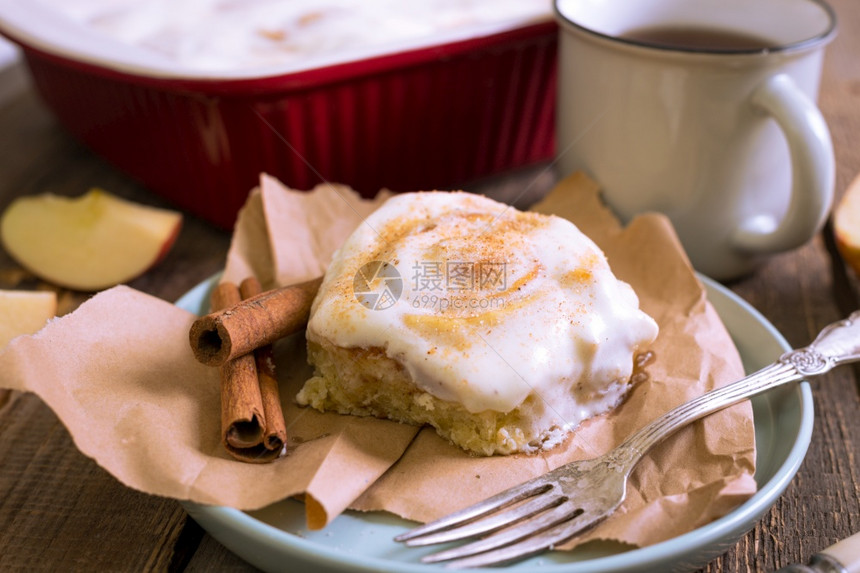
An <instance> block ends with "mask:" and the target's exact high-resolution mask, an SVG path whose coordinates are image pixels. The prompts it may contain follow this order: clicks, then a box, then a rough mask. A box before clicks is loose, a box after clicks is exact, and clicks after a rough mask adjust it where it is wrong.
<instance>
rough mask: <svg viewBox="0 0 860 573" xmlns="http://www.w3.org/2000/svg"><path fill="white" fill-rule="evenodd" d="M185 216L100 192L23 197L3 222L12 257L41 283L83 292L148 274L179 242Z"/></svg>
mask: <svg viewBox="0 0 860 573" xmlns="http://www.w3.org/2000/svg"><path fill="white" fill-rule="evenodd" d="M181 225H182V215H181V214H179V213H177V212H175V211H170V210H166V209H157V208H155V207H148V206H145V205H140V204H138V203H133V202H131V201H127V200H125V199H120V198H119V197H116V196H114V195H111V194H110V193H108V192H106V191H102V190H101V189H91V190H90V191H89V192H87V193H85V194H84V195H82V196H80V197H78V198H74V199H72V198H68V197H60V196H57V195H53V194H51V193H46V194H42V195H36V196H30V197H20V198H18V199H16V200H15V201H13V202H12V204H11V205H9V207H7V208H6V211H5V212H4V213H3V216H2V218H0V239H2V241H3V245H4V246H5V247H6V250H7V251H8V252H9V254H10V255H11V256H12V257H13V258H14V259H15V260H17V261H18V263H20V264H21V265H22V266H23V267H25V268H27V269H29V270H30V272H32V273H33V274H35V275H36V276H38V277H39V278H41V279H44V280H46V281H49V282H52V283H54V284H57V285H60V286H64V287H67V288H71V289H76V290H81V291H96V290H101V289H104V288H108V287H111V286H114V285H117V284H120V283H124V282H127V281H130V280H131V279H133V278H135V277H137V276H139V275H141V274H143V273H144V272H145V271H147V270H148V269H150V268H152V266H153V265H155V264H156V263H158V262H159V261H160V260H161V259H163V258H164V256H165V255H166V254H167V252H168V251H169V250H170V248H171V247H172V246H173V243H174V242H175V241H176V238H177V236H178V235H179V229H180V227H181Z"/></svg>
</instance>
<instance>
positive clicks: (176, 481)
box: [0, 175, 755, 545]
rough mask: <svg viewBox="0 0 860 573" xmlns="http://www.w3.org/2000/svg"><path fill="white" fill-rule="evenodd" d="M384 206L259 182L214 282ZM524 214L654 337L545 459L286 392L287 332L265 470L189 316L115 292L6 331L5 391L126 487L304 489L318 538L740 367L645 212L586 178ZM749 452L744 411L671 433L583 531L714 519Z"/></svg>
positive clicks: (447, 494) (427, 504)
mask: <svg viewBox="0 0 860 573" xmlns="http://www.w3.org/2000/svg"><path fill="white" fill-rule="evenodd" d="M384 198H385V196H384V195H383V196H381V197H380V198H378V199H377V200H375V201H366V200H361V199H359V198H358V196H357V195H356V194H355V193H353V192H352V191H351V190H349V189H347V188H344V187H336V186H329V185H323V186H320V187H319V188H317V189H315V190H314V191H313V192H308V193H300V192H294V191H291V190H288V189H286V188H284V187H283V186H282V185H281V184H280V183H278V182H277V181H276V180H274V179H272V178H270V177H267V176H262V177H261V182H260V186H259V188H258V189H256V190H254V191H253V192H252V193H251V195H250V196H249V199H248V202H247V203H246V205H245V207H244V208H243V210H242V212H241V213H240V216H239V220H238V221H237V225H236V230H235V235H234V240H233V243H232V246H231V249H230V253H229V255H228V260H227V261H226V268H225V274H224V277H225V278H230V279H232V280H236V279H241V278H244V277H245V276H247V275H248V274H251V273H253V274H256V275H257V277H258V278H259V279H260V280H261V281H262V282H263V283H264V284H265V285H266V286H268V287H271V286H275V285H278V284H286V283H290V282H295V281H298V280H304V279H308V278H312V277H313V276H318V275H319V274H321V273H322V272H323V270H324V269H325V266H326V265H327V263H328V261H329V260H330V258H331V255H332V253H333V252H334V250H335V249H336V248H337V246H339V245H340V244H341V242H342V241H343V240H344V238H345V237H346V236H347V235H348V234H349V233H350V232H351V231H352V230H353V229H354V228H355V227H356V226H357V225H359V224H361V222H362V220H363V218H364V217H365V216H366V215H367V214H368V213H369V212H371V211H372V210H373V209H375V208H376V207H377V206H378V205H379V204H380V203H381V201H383V200H384ZM535 208H536V209H537V210H540V211H542V212H553V213H556V214H559V215H561V216H566V217H567V218H569V219H571V220H572V221H574V222H575V223H576V224H577V225H578V226H579V227H580V228H581V229H583V231H585V232H586V233H587V234H589V235H590V236H591V237H592V238H593V239H594V240H595V241H596V242H597V243H598V244H599V245H600V246H601V247H602V248H603V249H604V251H605V252H606V253H607V256H608V257H609V260H610V264H611V266H612V267H613V269H614V271H615V272H616V274H618V276H619V277H621V278H623V279H624V280H627V281H628V282H630V283H631V284H632V285H633V286H634V288H635V289H636V291H637V293H638V294H639V297H640V300H641V304H642V306H643V308H644V309H645V310H646V311H647V312H649V314H651V315H652V316H653V317H654V318H655V319H656V320H657V321H658V323H659V324H660V328H661V333H660V336H659V338H658V340H657V341H656V342H655V344H654V347H653V350H654V352H655V353H656V361H655V362H654V363H653V364H651V365H650V366H648V368H647V372H648V375H649V379H648V380H647V381H646V382H644V383H641V384H639V385H638V386H637V387H636V388H635V389H634V390H633V391H632V393H631V394H630V396H629V399H628V400H627V401H625V403H624V404H623V405H622V406H620V408H619V409H618V410H617V411H616V412H614V413H613V414H611V415H607V416H603V417H600V418H596V419H594V420H591V421H589V422H586V423H585V424H584V425H583V426H582V427H581V428H580V429H579V430H578V431H577V432H576V433H575V434H574V435H573V436H572V437H571V438H570V439H569V440H568V441H567V442H566V443H565V444H564V445H563V446H560V447H559V448H556V449H554V450H552V451H551V452H548V453H545V454H542V455H537V456H508V457H493V458H475V457H471V456H469V455H466V454H465V453H463V452H462V451H460V450H459V449H457V448H456V447H454V446H451V445H450V444H448V443H446V442H445V441H444V440H442V439H440V438H438V437H437V436H436V434H435V433H434V432H432V431H431V430H427V429H424V430H420V429H418V428H414V427H411V426H406V425H402V424H397V423H393V422H388V421H384V420H374V419H369V418H357V417H352V416H339V415H335V414H320V413H318V412H315V411H313V410H309V409H301V408H298V407H297V406H296V405H295V404H293V397H294V395H295V393H296V391H297V390H298V388H299V387H300V386H301V384H302V382H303V381H304V380H305V379H306V377H307V376H308V374H309V369H308V367H307V365H306V363H305V356H304V340H303V337H302V336H294V337H291V338H289V339H286V340H284V341H282V342H281V343H279V344H278V345H277V347H276V350H277V356H276V361H277V364H278V370H279V373H280V374H279V378H280V381H281V385H282V389H281V390H282V391H281V395H282V399H283V403H284V409H285V416H286V418H287V431H288V439H289V453H288V455H287V456H286V457H284V458H281V459H279V460H277V461H276V462H274V463H272V464H268V465H258V464H244V463H241V462H237V461H234V460H233V459H232V458H229V457H228V456H227V455H226V454H225V453H224V451H223V448H222V446H221V444H220V442H219V427H220V421H219V412H218V407H219V406H218V404H219V401H218V374H217V371H216V370H215V369H212V368H208V367H205V366H202V365H199V364H198V363H196V361H194V359H193V357H192V355H191V351H190V348H189V347H188V340H187V335H188V328H189V326H190V324H191V322H192V321H193V319H194V315H193V314H191V313H189V312H186V311H184V310H181V309H178V308H176V307H175V306H173V305H172V304H170V303H168V302H165V301H161V300H158V299H156V298H153V297H151V296H148V295H145V294H143V293H140V292H137V291H134V290H132V289H129V288H127V287H122V286H121V287H116V288H114V289H110V290H107V291H105V292H102V293H100V294H98V295H96V296H95V297H93V298H92V299H91V300H89V301H88V302H86V303H85V304H83V305H82V306H81V307H80V308H79V309H78V310H76V311H75V312H74V313H72V314H70V315H67V316H65V317H63V318H60V319H56V320H54V321H52V322H51V323H50V324H48V325H47V326H46V327H45V328H44V329H43V330H42V331H40V332H39V333H37V334H36V335H33V336H24V337H19V338H17V339H15V340H14V341H13V342H12V343H11V344H10V345H9V346H8V347H7V348H6V349H5V350H3V351H2V352H0V386H4V387H7V388H13V389H19V390H24V391H31V392H35V393H37V394H38V395H39V396H40V397H41V398H42V399H43V400H44V401H45V402H46V403H47V404H48V405H49V406H50V407H51V408H52V409H53V410H54V412H56V413H57V415H58V417H59V418H60V419H61V420H62V421H63V423H64V424H65V425H66V427H67V428H68V429H69V431H70V433H71V435H72V437H73V439H74V441H75V444H76V445H77V447H78V448H80V450H81V451H82V452H83V453H85V454H86V455H88V456H90V457H92V458H93V459H95V460H96V461H97V462H98V463H99V464H100V465H101V466H102V467H104V468H105V469H107V470H108V471H109V472H111V473H112V474H113V475H114V476H115V477H116V478H117V479H119V480H120V481H121V482H123V483H125V484H126V485H128V486H130V487H133V488H136V489H139V490H141V491H144V492H148V493H152V494H156V495H162V496H168V497H173V498H176V499H180V500H191V501H195V502H200V503H208V504H218V505H229V506H232V507H237V508H240V509H255V508H259V507H262V506H265V505H268V504H270V503H272V502H274V501H277V500H280V499H283V498H285V497H289V496H292V495H297V494H306V497H305V499H306V500H307V515H308V523H309V526H310V527H314V528H316V527H322V526H324V525H325V524H327V523H328V522H330V521H331V520H332V519H334V518H335V517H336V516H337V515H338V514H339V513H340V512H342V511H343V510H344V509H346V508H347V507H349V506H352V507H353V508H355V509H359V510H385V511H390V512H392V513H395V514H398V515H401V516H404V517H407V518H411V519H417V520H426V519H430V518H433V517H436V516H439V515H441V514H444V513H446V512H448V511H449V510H453V509H456V508H457V507H460V506H462V505H465V504H468V503H471V502H473V501H477V500H478V499H480V498H483V497H485V496H487V495H490V494H492V493H494V492H496V491H499V490H501V489H503V488H505V487H508V486H510V485H513V484H515V483H517V482H520V481H523V480H524V479H528V478H529V477H532V476H534V475H538V474H540V473H543V472H545V471H546V470H548V469H550V468H552V467H556V466H558V465H561V464H562V463H565V462H566V461H568V460H570V459H575V458H580V457H591V456H593V455H596V454H598V453H600V452H602V451H605V450H607V449H609V448H611V447H612V446H613V445H615V444H616V443H618V442H620V441H621V440H622V439H623V438H624V437H626V436H627V435H628V434H629V433H630V432H632V431H634V430H635V429H637V428H639V427H641V426H643V425H645V424H646V423H647V422H649V421H650V420H652V419H653V418H654V417H656V416H657V415H659V414H660V413H662V412H665V411H666V410H668V409H669V408H670V407H672V406H675V405H677V404H679V403H681V402H683V401H684V400H686V399H688V398H690V397H692V396H695V395H698V394H701V393H702V392H704V391H707V390H708V389H711V388H713V387H716V386H719V385H722V384H725V383H728V382H730V381H732V380H734V379H736V378H738V377H739V376H741V375H742V368H741V364H740V359H739V357H738V355H737V351H736V349H735V348H734V346H733V344H732V342H731V340H730V338H729V336H728V334H727V332H726V331H725V329H724V327H723V325H722V323H721V322H720V320H719V317H718V316H717V315H716V313H715V312H714V310H713V308H712V307H711V306H710V304H709V303H708V302H707V300H706V299H705V295H704V291H703V289H702V287H701V285H700V284H699V282H698V280H697V279H696V277H695V275H694V274H693V272H692V271H691V269H690V266H689V264H688V262H687V260H686V258H685V256H684V254H683V251H682V250H681V248H680V247H679V245H678V242H677V240H676V238H675V236H674V232H673V231H672V229H671V226H670V225H669V224H668V223H667V221H666V220H665V219H664V218H662V217H661V216H657V215H646V216H642V217H639V218H637V219H635V220H634V221H633V222H632V223H631V224H630V225H628V226H627V227H626V228H623V229H622V228H621V227H620V226H619V225H618V223H617V222H616V221H615V219H614V218H613V217H612V216H611V215H610V214H609V212H608V211H607V210H606V209H605V208H604V207H603V206H602V205H601V203H600V202H599V199H598V188H597V186H596V185H595V183H594V182H592V181H590V180H588V179H587V178H585V177H584V176H582V175H575V176H572V177H571V178H569V179H566V180H565V181H563V182H561V183H560V184H559V186H558V187H557V188H556V189H555V190H554V191H553V192H552V193H551V194H550V196H549V197H548V198H547V199H546V200H544V201H542V202H541V203H540V204H539V205H537V206H536V207H535ZM200 310H201V312H202V311H203V310H205V309H200ZM754 447H755V446H754V432H753V422H752V413H751V408H750V407H749V405H748V404H741V405H738V406H735V407H733V408H730V409H728V410H725V411H723V412H720V413H718V414H715V415H713V416H710V417H708V418H707V419H706V420H704V421H702V422H699V423H697V424H694V425H693V426H691V427H689V428H686V429H683V430H681V431H680V432H678V433H677V434H676V435H675V436H674V437H673V438H672V439H671V440H669V441H667V442H665V443H664V444H662V445H660V446H658V447H657V448H655V449H654V450H653V451H652V452H651V453H650V454H649V455H648V456H646V458H645V459H644V460H643V461H642V462H641V463H640V466H639V467H638V468H637V471H636V472H635V474H634V476H633V479H632V481H631V487H630V488H629V493H628V500H627V501H626V502H625V504H624V506H623V507H622V509H621V510H620V511H619V512H618V514H617V515H616V516H614V517H613V518H611V519H610V520H609V521H607V522H606V523H605V524H604V525H602V526H601V527H600V528H598V529H596V530H594V532H593V534H592V537H599V538H605V539H616V540H619V541H622V542H626V543H632V544H637V545H645V544H649V543H654V542H657V541H660V540H663V539H666V538H669V537H672V536H674V535H677V534H678V533H680V532H683V531H687V530H689V529H691V528H693V527H696V526H698V525H701V524H703V523H707V522H708V521H710V520H712V519H714V518H716V517H719V516H720V515H722V514H724V513H725V512H727V511H729V510H730V509H731V508H732V507H734V506H736V505H737V504H738V503H740V502H741V501H743V500H744V499H746V498H747V497H748V496H749V495H751V494H752V493H753V492H754V491H755V483H754V481H753V479H752V475H753V472H754V458H755V450H754ZM345 476H349V479H344V478H345Z"/></svg>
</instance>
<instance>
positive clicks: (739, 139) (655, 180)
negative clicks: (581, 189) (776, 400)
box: [555, 0, 836, 280]
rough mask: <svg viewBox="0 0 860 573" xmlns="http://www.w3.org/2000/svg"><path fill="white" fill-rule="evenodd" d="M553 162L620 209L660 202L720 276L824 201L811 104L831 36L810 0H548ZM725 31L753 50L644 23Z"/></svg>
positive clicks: (802, 236) (819, 138)
mask: <svg viewBox="0 0 860 573" xmlns="http://www.w3.org/2000/svg"><path fill="white" fill-rule="evenodd" d="M555 11H556V18H557V20H558V22H559V24H560V26H561V33H560V44H559V50H560V52H559V99H558V110H557V137H558V141H557V158H556V159H557V168H558V169H559V171H560V174H561V175H566V174H569V173H572V172H573V171H576V170H584V171H585V172H586V173H588V174H589V175H590V176H592V177H593V178H594V179H596V180H597V181H598V182H599V183H600V185H601V186H602V187H603V192H604V197H605V200H606V202H607V203H608V204H609V206H610V207H611V208H612V209H613V210H614V211H615V212H616V214H617V215H618V216H619V217H620V218H621V219H622V220H625V221H626V220H629V219H630V218H631V217H633V216H634V215H636V214H637V213H641V212H645V211H659V212H663V213H665V214H666V215H667V216H668V217H669V218H670V219H671V220H672V223H673V224H674V226H675V229H676V230H677V232H678V235H679V237H680V239H681V242H682V244H683V245H684V247H685V249H686V251H687V253H688V255H689V257H690V260H691V262H692V263H693V266H694V267H695V268H696V269H697V270H699V271H701V272H702V273H704V274H706V275H708V276H711V277H713V278H716V279H719V280H727V279H732V278H736V277H739V276H742V275H744V274H746V273H749V272H750V271H752V270H753V269H754V268H755V267H756V266H757V264H758V263H760V262H761V261H762V260H763V258H764V257H766V256H767V255H772V254H774V253H778V252H781V251H786V250H790V249H793V248H796V247H798V246H801V245H803V244H804V243H806V242H807V241H809V240H810V239H811V238H812V237H813V236H814V235H815V233H817V232H818V231H819V230H820V228H821V226H822V225H823V223H824V221H825V219H826V218H827V215H828V213H829V210H830V206H831V203H832V199H833V185H834V176H835V175H834V174H835V167H834V158H833V147H832V143H831V139H830V133H829V131H828V129H827V125H826V123H825V121H824V119H823V117H822V116H821V113H820V111H819V110H818V108H817V107H816V105H815V103H814V102H815V100H816V97H817V93H818V85H819V79H820V75H821V64H822V59H823V54H824V47H825V46H826V45H827V44H828V43H829V41H830V40H831V39H832V38H833V37H834V36H835V34H836V19H835V15H834V13H833V11H832V10H831V9H830V7H828V6H827V5H826V4H824V3H822V2H821V1H820V0H556V2H555ZM655 27H656V28H660V27H669V28H676V27H677V28H684V29H688V30H690V29H700V28H708V29H713V30H727V31H731V32H733V33H744V34H750V35H753V36H756V37H759V38H761V39H763V42H764V43H763V44H762V45H763V46H764V47H755V48H753V47H733V48H725V47H723V48H713V47H702V46H698V47H696V46H693V47H690V46H686V47H667V46H658V45H655V44H652V43H651V42H652V41H650V40H634V39H627V38H624V37H623V36H624V34H627V33H629V32H630V31H631V30H642V29H647V28H655Z"/></svg>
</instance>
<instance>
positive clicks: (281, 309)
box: [189, 277, 322, 366]
mask: <svg viewBox="0 0 860 573" xmlns="http://www.w3.org/2000/svg"><path fill="white" fill-rule="evenodd" d="M321 282H322V277H320V278H316V279H313V280H310V281H307V282H304V283H300V284H295V285H290V286H286V287H281V288H277V289H273V290H269V291H266V292H263V293H260V294H258V295H257V296H254V297H251V298H249V299H247V300H243V301H240V302H238V303H236V304H234V305H230V306H229V307H225V308H224V309H223V310H220V311H217V312H213V313H211V314H208V315H206V316H203V317H201V318H199V319H197V320H196V321H195V322H194V324H192V326H191V332H190V333H189V339H190V343H191V349H192V350H193V352H194V356H195V358H196V359H197V360H199V361H200V362H202V363H203V364H207V365H209V366H221V365H222V364H224V363H226V362H227V361H228V360H232V359H234V358H236V357H237V356H242V355H244V354H249V353H250V352H252V351H253V350H255V349H257V348H260V347H261V346H266V345H267V344H271V343H273V342H275V341H276V340H278V339H280V338H283V337H285V336H287V335H289V334H293V333H294V332H297V331H299V330H300V329H301V328H303V327H304V326H305V324H307V321H308V315H309V314H310V309H311V303H312V302H313V299H314V297H315V296H316V293H317V291H318V290H319V286H320V283H321Z"/></svg>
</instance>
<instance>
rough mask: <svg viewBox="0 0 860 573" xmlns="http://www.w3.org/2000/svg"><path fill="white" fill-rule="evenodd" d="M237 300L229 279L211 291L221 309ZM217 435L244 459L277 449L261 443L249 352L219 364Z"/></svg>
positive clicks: (260, 458) (261, 413) (270, 455)
mask: <svg viewBox="0 0 860 573" xmlns="http://www.w3.org/2000/svg"><path fill="white" fill-rule="evenodd" d="M240 301H241V295H240V293H239V288H238V287H237V286H236V285H235V284H233V283H229V282H225V283H221V284H219V285H218V286H217V287H215V289H214V290H213V291H212V295H211V306H212V308H213V309H223V308H229V307H232V306H235V305H236V304H238V303H239V302H240ZM220 374H221V439H222V442H223V443H224V447H225V448H226V450H227V452H228V453H229V454H230V455H232V456H233V457H234V458H236V459H238V460H241V461H245V462H260V463H262V462H269V461H271V460H273V459H275V458H276V457H277V456H278V455H279V453H280V451H272V450H269V449H268V448H266V447H265V446H263V439H264V435H265V432H266V419H265V409H264V407H263V400H262V396H261V393H260V382H259V380H258V378H257V366H256V361H255V358H254V355H253V354H245V355H242V356H238V357H236V358H234V359H233V360H229V361H227V362H225V363H224V364H223V365H221V367H220Z"/></svg>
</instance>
